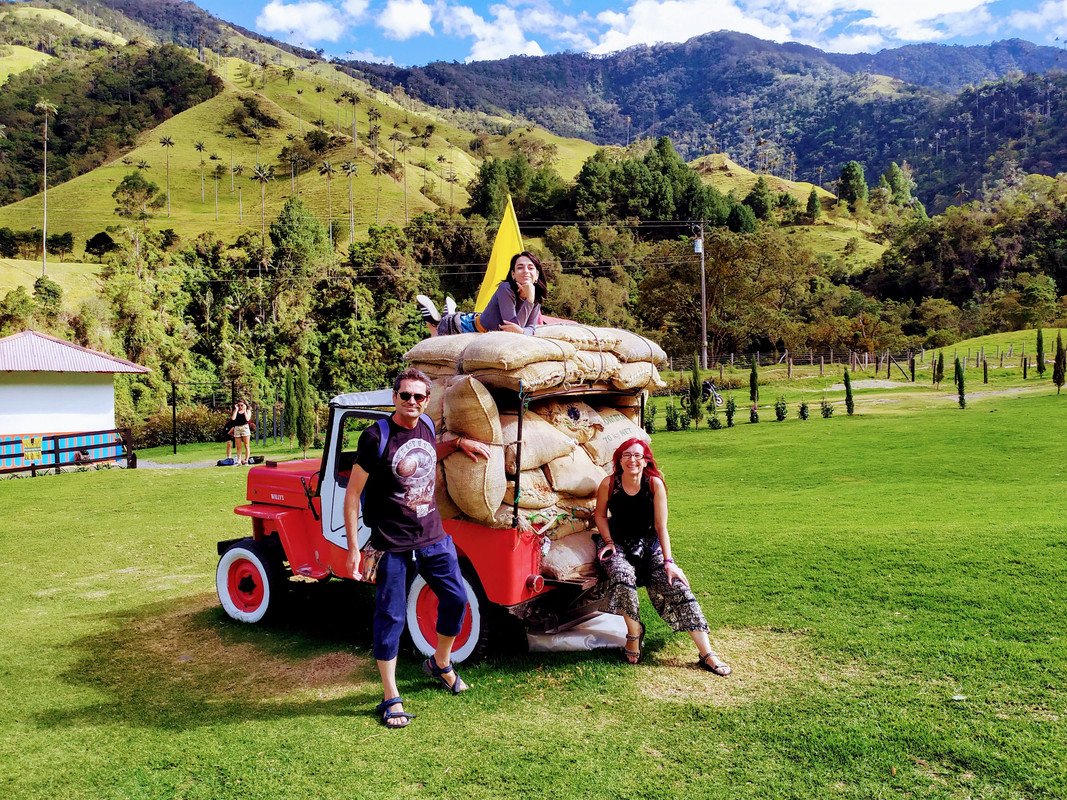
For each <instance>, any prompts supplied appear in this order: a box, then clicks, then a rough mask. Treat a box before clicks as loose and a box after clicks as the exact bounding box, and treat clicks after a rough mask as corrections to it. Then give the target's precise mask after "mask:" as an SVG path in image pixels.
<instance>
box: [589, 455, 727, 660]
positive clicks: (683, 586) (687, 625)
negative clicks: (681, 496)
mask: <svg viewBox="0 0 1067 800" xmlns="http://www.w3.org/2000/svg"><path fill="white" fill-rule="evenodd" d="M612 461H613V463H614V465H615V468H614V471H613V472H612V474H611V475H608V477H606V478H604V480H603V481H601V483H600V487H599V489H597V495H596V524H597V529H598V531H599V533H600V538H601V540H602V545H601V547H600V550H599V552H598V555H599V558H598V561H599V563H600V565H601V568H602V569H603V570H604V573H605V577H606V586H605V592H604V603H603V605H602V606H601V607H602V608H603V610H604V611H606V612H608V613H609V614H621V615H622V617H623V619H624V620H626V630H627V636H626V641H627V644H628V645H629V646H627V647H626V648H624V649H623V655H624V656H625V657H626V660H627V661H629V662H630V663H631V664H636V663H637V662H638V661H639V660H640V658H641V648H642V647H643V646H644V639H645V626H644V625H643V624H642V623H641V618H640V611H639V605H638V599H637V587H638V586H647V587H648V599H649V600H651V601H652V607H653V608H655V609H656V613H657V614H659V615H660V617H662V618H663V621H664V622H666V623H667V624H668V625H670V626H671V629H672V630H675V631H685V632H686V633H688V634H689V635H690V636H691V637H692V638H693V643H694V644H695V645H696V646H697V655H698V656H699V658H698V660H697V665H698V666H700V667H701V668H702V669H706V670H708V671H709V672H714V673H715V674H716V675H721V676H723V677H725V676H727V675H729V674H730V672H731V670H730V666H729V665H728V664H727V663H726V662H725V661H722V660H721V659H720V658H719V657H718V654H717V653H715V652H713V651H712V649H711V643H710V642H709V641H708V623H707V622H706V621H705V620H704V613H703V612H702V611H701V610H700V606H699V605H698V604H697V600H696V598H695V597H694V596H693V592H692V591H691V590H690V588H689V581H688V580H687V579H686V577H685V575H684V574H683V572H682V570H681V569H680V568H679V567H678V565H677V564H675V563H674V559H673V558H672V557H671V538H670V534H668V533H667V487H666V484H664V482H663V476H662V475H661V474H660V471H659V469H657V467H656V462H655V460H654V459H653V458H652V451H651V450H650V449H649V447H648V445H647V444H645V442H644V441H643V440H641V439H637V438H633V439H628V440H627V441H625V442H623V443H622V444H621V445H619V447H618V449H616V450H615V455H614V456H613V458H612Z"/></svg>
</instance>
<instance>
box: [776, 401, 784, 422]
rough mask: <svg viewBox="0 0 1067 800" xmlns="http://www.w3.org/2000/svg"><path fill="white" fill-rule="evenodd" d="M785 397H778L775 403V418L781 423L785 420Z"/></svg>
mask: <svg viewBox="0 0 1067 800" xmlns="http://www.w3.org/2000/svg"><path fill="white" fill-rule="evenodd" d="M785 413H786V408H785V395H778V399H777V400H775V401H774V418H775V419H777V420H778V421H779V422H782V421H783V420H785Z"/></svg>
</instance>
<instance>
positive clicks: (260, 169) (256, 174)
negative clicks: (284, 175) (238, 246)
mask: <svg viewBox="0 0 1067 800" xmlns="http://www.w3.org/2000/svg"><path fill="white" fill-rule="evenodd" d="M252 180H254V181H259V245H260V247H261V248H262V250H263V258H262V260H261V261H260V271H259V275H260V277H263V266H265V265H266V261H267V181H272V180H274V165H273V164H271V165H270V166H264V165H263V164H258V163H257V164H256V165H255V166H254V167H253V168H252Z"/></svg>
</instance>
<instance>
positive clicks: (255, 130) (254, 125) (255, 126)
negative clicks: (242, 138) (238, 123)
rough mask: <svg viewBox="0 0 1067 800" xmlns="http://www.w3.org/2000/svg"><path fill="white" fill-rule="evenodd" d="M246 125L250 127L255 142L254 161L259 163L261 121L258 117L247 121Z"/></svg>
mask: <svg viewBox="0 0 1067 800" xmlns="http://www.w3.org/2000/svg"><path fill="white" fill-rule="evenodd" d="M248 127H249V128H251V129H252V138H253V139H254V140H255V142H256V163H257V164H258V163H259V132H260V130H262V129H263V123H262V122H260V121H259V120H258V119H251V120H249V121H248Z"/></svg>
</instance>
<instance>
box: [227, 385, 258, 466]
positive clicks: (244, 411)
mask: <svg viewBox="0 0 1067 800" xmlns="http://www.w3.org/2000/svg"><path fill="white" fill-rule="evenodd" d="M230 421H231V422H233V440H234V442H236V443H237V463H238V464H247V463H249V459H250V458H251V457H252V411H251V409H250V408H249V407H248V403H246V402H245V401H244V400H238V401H237V405H235V406H234V407H233V414H232V415H231V416H230ZM242 450H244V455H243V456H242V455H241V451H242ZM227 457H228V454H227Z"/></svg>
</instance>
